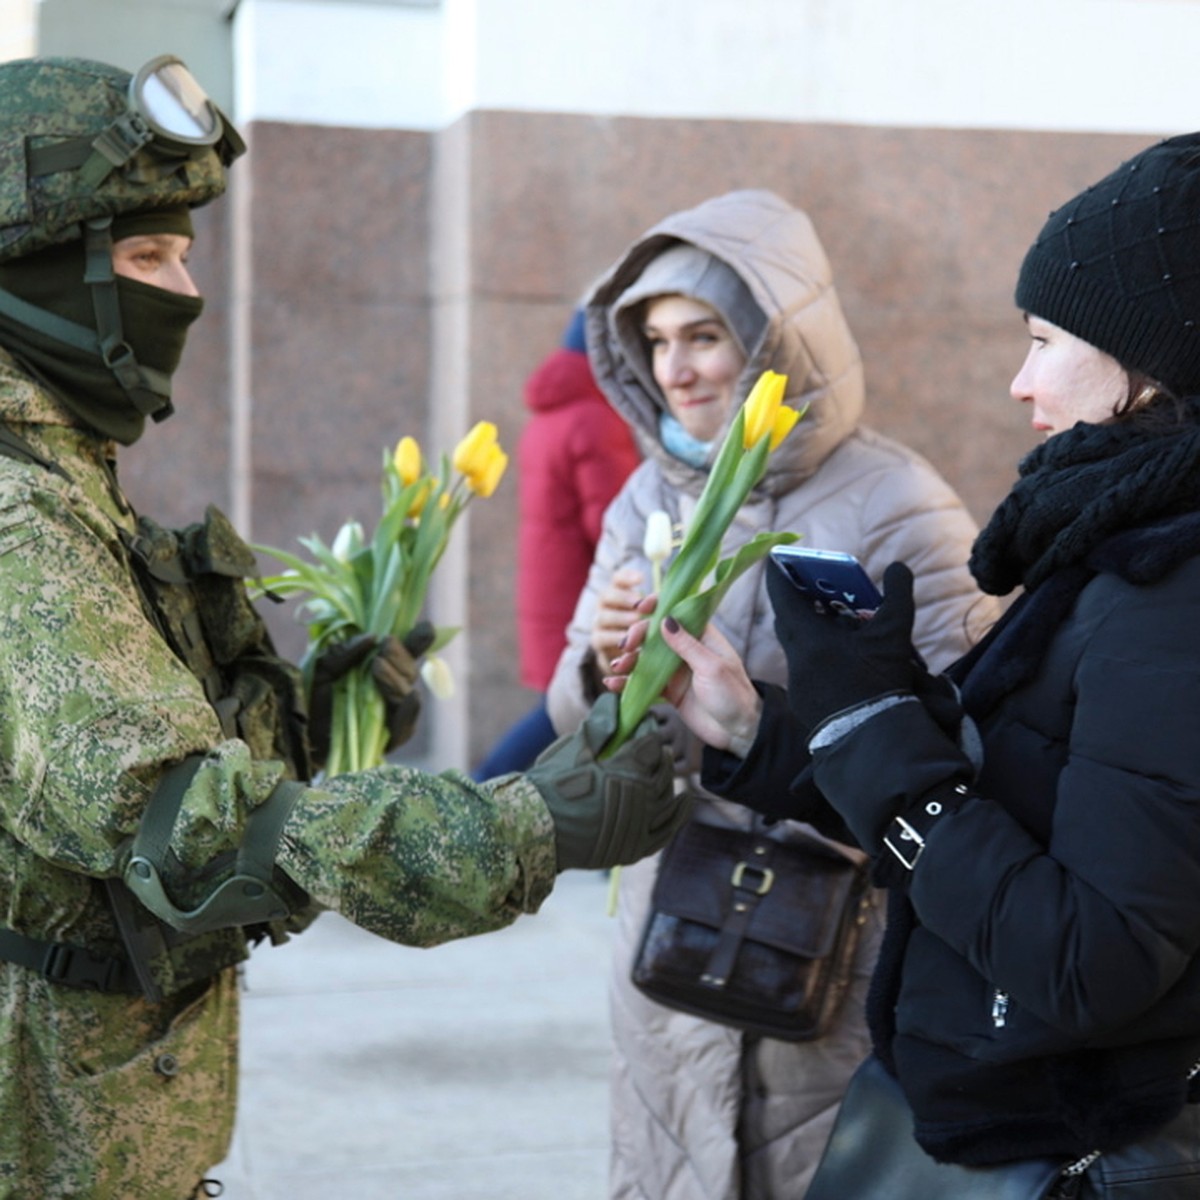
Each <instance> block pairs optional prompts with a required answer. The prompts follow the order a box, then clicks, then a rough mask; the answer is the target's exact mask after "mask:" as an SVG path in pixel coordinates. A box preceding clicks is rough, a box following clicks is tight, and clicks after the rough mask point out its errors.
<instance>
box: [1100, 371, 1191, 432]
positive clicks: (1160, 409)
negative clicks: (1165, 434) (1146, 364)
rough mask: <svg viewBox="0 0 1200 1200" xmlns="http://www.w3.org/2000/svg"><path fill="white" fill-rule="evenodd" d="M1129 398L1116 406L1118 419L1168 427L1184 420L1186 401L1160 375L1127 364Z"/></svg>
mask: <svg viewBox="0 0 1200 1200" xmlns="http://www.w3.org/2000/svg"><path fill="white" fill-rule="evenodd" d="M1125 378H1126V380H1127V381H1128V387H1127V389H1126V393H1125V399H1124V400H1122V401H1121V403H1120V404H1118V405H1117V407H1116V408H1115V409H1114V410H1113V420H1114V421H1131V422H1132V421H1136V422H1137V423H1138V424H1139V425H1143V426H1145V427H1147V428H1156V429H1167V428H1170V427H1172V426H1176V425H1181V424H1183V423H1184V405H1183V401H1182V400H1181V399H1180V398H1179V397H1178V396H1177V395H1176V394H1175V393H1174V392H1173V391H1171V389H1170V388H1169V387H1167V386H1166V385H1165V384H1163V383H1159V381H1158V380H1157V379H1154V378H1152V377H1151V376H1149V375H1147V374H1146V373H1145V372H1144V371H1138V370H1135V369H1132V368H1129V367H1126V368H1125Z"/></svg>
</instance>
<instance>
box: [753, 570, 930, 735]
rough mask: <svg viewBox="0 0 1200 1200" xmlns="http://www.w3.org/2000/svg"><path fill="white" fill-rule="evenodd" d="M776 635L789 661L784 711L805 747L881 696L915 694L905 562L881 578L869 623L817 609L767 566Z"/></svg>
mask: <svg viewBox="0 0 1200 1200" xmlns="http://www.w3.org/2000/svg"><path fill="white" fill-rule="evenodd" d="M767 593H768V594H769V595H770V597H771V605H772V607H773V608H774V609H775V636H776V637H777V638H778V639H779V644H780V645H781V646H782V647H783V651H784V654H785V655H786V656H787V663H788V707H789V709H790V710H791V713H792V716H793V717H794V718H795V720H796V722H797V724H798V726H799V727H800V730H801V732H802V733H803V735H804V737H805V740H806V742H810V741H811V740H812V738H813V736H814V734H816V733H817V732H818V731H819V729H820V727H821V726H822V725H824V724H825V723H826V722H827V721H828V720H829V719H830V718H832V717H835V716H837V715H838V714H840V713H844V712H846V711H847V710H849V709H853V708H857V707H859V706H860V705H862V704H866V703H867V702H869V701H871V700H877V699H882V698H883V697H885V696H898V695H905V694H915V693H916V691H917V686H916V684H917V680H916V675H917V672H918V671H921V672H923V673H925V674H928V672H926V671H925V668H924V667H923V666H922V665H921V660H920V656H919V655H918V654H917V652H916V650H915V649H914V648H913V644H912V628H913V615H914V609H913V576H912V572H911V571H910V570H909V569H908V567H907V566H905V565H904V563H900V562H895V563H892V565H891V566H890V567H888V569H887V570H886V571H885V572H884V576H883V599H882V601H881V602H880V604H879V607H878V608H877V609H876V610H875V613H874V615H873V616H871V617H867V618H862V617H858V616H854V615H850V614H847V613H838V612H834V611H828V610H821V609H818V607H817V606H816V605H815V604H814V603H813V600H812V599H811V598H810V597H809V596H808V595H806V594H805V593H804V592H802V591H800V590H799V588H797V587H796V585H795V584H794V583H793V582H792V581H791V580H790V579H789V578H788V576H787V575H785V574H784V572H783V570H782V568H781V567H780V566H779V565H778V563H776V562H775V560H774V559H769V560H768V563H767Z"/></svg>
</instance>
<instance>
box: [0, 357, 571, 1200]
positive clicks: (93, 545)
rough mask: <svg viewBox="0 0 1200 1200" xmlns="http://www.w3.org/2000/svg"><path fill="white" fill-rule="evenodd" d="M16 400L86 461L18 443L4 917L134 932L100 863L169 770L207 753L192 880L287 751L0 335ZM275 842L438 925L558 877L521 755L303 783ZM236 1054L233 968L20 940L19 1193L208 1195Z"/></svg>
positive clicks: (546, 822)
mask: <svg viewBox="0 0 1200 1200" xmlns="http://www.w3.org/2000/svg"><path fill="white" fill-rule="evenodd" d="M0 422H3V423H4V424H5V425H7V426H8V427H9V428H10V429H12V430H13V431H14V432H16V433H17V434H18V435H19V436H21V437H23V438H24V439H25V440H26V441H27V442H28V443H29V444H30V445H32V446H33V447H34V448H35V449H36V450H37V451H38V452H39V453H40V454H43V455H44V456H45V457H46V458H48V459H49V460H51V461H53V462H55V463H57V464H59V465H60V466H61V467H62V468H63V469H64V470H65V471H66V473H67V475H68V476H69V479H65V478H63V477H62V476H60V475H58V474H55V473H53V472H51V471H49V470H47V469H45V468H44V467H42V466H38V465H32V464H28V463H24V462H20V461H15V460H12V459H7V458H0V925H4V926H6V927H7V928H9V929H12V930H16V931H17V932H18V933H22V934H25V935H26V936H29V937H35V938H38V939H42V940H45V941H51V942H61V943H67V944H73V945H79V946H85V947H88V948H91V949H93V950H95V951H97V952H103V953H107V954H119V953H120V952H121V948H122V947H121V939H120V936H119V933H118V932H117V929H116V927H115V924H114V919H113V914H112V911H111V908H110V905H109V903H108V900H107V897H106V895H105V892H104V885H103V881H104V880H105V879H108V878H113V877H116V876H118V875H119V873H120V861H121V848H122V846H123V845H124V844H127V842H128V839H129V838H130V837H131V836H132V835H133V833H134V832H135V831H136V829H137V827H138V823H139V819H140V817H141V815H142V812H143V810H144V808H145V805H146V803H147V800H148V798H149V797H150V796H151V795H152V794H153V792H154V790H155V787H156V786H157V784H158V782H159V781H160V779H161V778H162V776H163V774H164V772H165V770H166V769H167V768H168V767H169V766H170V765H172V764H174V763H177V762H179V761H180V760H181V759H183V758H186V757H188V756H192V755H202V756H203V763H202V765H201V767H200V769H199V770H198V771H197V772H196V774H195V775H194V777H193V778H192V781H191V783H190V785H189V786H188V789H187V792H186V794H185V795H184V798H183V803H182V807H181V810H180V813H179V817H178V819H177V821H176V823H175V827H174V832H173V835H172V840H171V845H170V848H169V849H170V855H171V862H172V873H171V875H170V876H168V878H167V884H168V887H169V888H170V887H176V888H178V893H177V894H178V897H179V901H178V902H179V903H181V904H186V903H187V902H189V901H194V900H195V899H196V896H197V895H202V894H203V891H204V888H205V887H211V885H212V864H213V863H214V862H219V861H222V856H225V857H227V856H228V855H229V853H230V852H231V851H232V850H234V849H235V848H236V846H237V844H238V841H239V833H240V831H241V829H242V827H243V824H244V822H245V820H246V817H247V814H249V813H250V812H251V811H253V810H254V808H255V807H256V806H258V805H259V804H261V803H263V801H264V800H265V799H266V798H267V797H268V796H269V795H270V793H271V792H272V790H273V789H274V788H275V786H276V784H277V783H278V782H279V781H280V779H281V778H282V777H283V775H284V772H285V768H284V766H283V764H282V763H281V762H279V761H276V760H272V759H268V758H263V757H261V756H258V757H256V755H255V753H254V751H253V750H252V749H251V747H250V746H248V745H247V744H246V742H245V741H243V740H239V739H236V738H229V737H227V736H226V735H224V734H223V733H222V728H221V724H220V721H219V719H218V717H217V714H216V712H215V710H214V708H213V707H212V705H211V704H210V703H209V701H208V700H207V699H206V697H205V693H204V690H203V687H202V685H201V683H200V681H199V680H198V679H197V678H196V677H195V676H194V675H193V674H192V673H190V672H189V671H188V670H187V669H186V668H185V667H184V666H183V665H182V663H181V662H180V661H179V659H178V658H176V657H175V655H174V654H173V653H172V652H171V650H170V648H169V647H168V645H167V644H166V642H165V641H164V640H163V638H162V637H161V636H160V634H159V632H158V630H157V629H156V628H155V626H154V624H153V623H152V622H151V621H150V620H149V619H148V617H147V616H146V614H145V612H144V610H143V605H142V602H141V599H140V596H139V592H138V589H137V586H136V584H135V582H134V579H133V575H132V572H131V568H130V565H129V560H128V555H127V553H126V551H125V549H124V545H123V540H122V531H125V533H126V534H128V533H129V532H131V531H132V530H133V529H134V527H135V525H136V518H135V517H134V516H133V515H132V514H131V512H130V511H129V509H128V507H127V506H126V505H125V504H124V502H123V500H122V498H121V497H120V493H119V491H118V488H117V484H116V481H115V478H114V475H113V471H112V468H111V465H109V463H108V461H107V457H108V456H109V455H110V454H112V452H113V447H112V446H111V445H110V444H108V443H105V442H101V441H98V440H97V439H95V438H94V437H92V436H90V435H88V434H87V433H85V432H84V431H82V430H81V429H79V428H77V427H76V426H74V425H73V424H72V423H71V419H70V417H69V416H68V415H67V413H66V411H65V410H64V409H63V408H61V407H60V406H59V405H58V404H57V402H56V401H55V400H54V399H53V397H52V396H50V395H49V394H48V393H47V392H46V391H45V390H43V389H42V388H40V387H38V386H37V385H36V384H35V383H34V381H33V380H32V379H31V378H30V377H29V376H28V375H26V374H25V373H24V372H23V371H21V370H20V368H19V367H18V366H17V365H16V364H15V363H14V361H13V360H12V359H11V358H10V357H9V356H8V355H7V354H5V352H4V351H2V350H0ZM277 861H278V863H279V865H280V866H281V867H282V869H283V870H284V872H285V873H286V874H287V875H288V877H289V878H290V879H291V880H292V881H294V883H295V884H297V885H298V886H299V887H300V888H302V889H303V890H304V891H305V892H307V893H308V895H309V896H311V897H312V898H313V900H314V901H315V902H316V903H317V904H318V905H320V906H323V907H325V908H329V909H333V910H336V911H338V912H340V913H342V914H344V915H345V916H346V917H347V918H349V919H350V920H352V921H354V922H356V923H357V924H359V925H361V926H363V927H364V928H366V929H368V930H370V931H372V932H373V933H376V934H379V935H381V936H382V937H385V938H389V939H391V940H393V941H397V942H402V943H405V944H411V945H422V946H427V945H432V944H435V943H438V942H442V941H447V940H449V939H452V938H456V937H462V936H467V935H470V934H477V933H481V932H485V931H487V930H490V929H495V928H498V927H500V926H503V925H505V924H508V923H510V922H511V921H512V920H514V919H515V918H516V917H517V916H518V915H519V914H520V913H522V912H533V911H535V910H536V909H537V908H538V907H539V905H540V904H541V902H542V901H543V900H544V899H545V897H546V896H547V895H548V893H549V891H550V889H551V887H552V886H553V882H554V878H555V852H554V836H553V825H552V822H551V819H550V815H549V813H548V811H547V809H546V807H545V805H544V803H543V801H542V800H541V797H540V796H539V794H538V793H537V791H536V789H534V788H533V786H532V785H531V784H529V783H528V782H527V781H526V780H524V778H523V777H520V776H512V777H509V778H508V780H507V782H504V783H500V784H496V785H476V784H474V783H472V782H471V781H470V780H469V779H468V778H467V777H466V776H464V775H461V774H459V773H457V772H447V773H445V774H443V775H440V776H430V775H427V774H423V773H420V772H417V771H414V770H411V769H407V768H403V767H397V766H385V767H381V768H378V769H376V770H373V771H367V772H363V773H360V774H357V775H349V776H342V777H339V778H337V779H335V780H333V781H331V783H330V784H329V786H328V787H327V788H325V789H322V788H316V787H308V788H306V789H305V790H304V791H303V792H302V793H301V795H300V798H299V800H298V802H297V803H296V805H295V807H294V808H293V810H292V812H291V815H290V816H289V817H288V819H287V822H286V825H285V826H284V830H283V838H282V843H281V849H280V853H279V856H278V860H277ZM206 870H207V871H208V873H209V874H208V879H207V882H206V883H205V884H204V885H203V886H202V885H201V884H200V883H198V882H197V880H198V878H199V877H200V876H201V874H202V873H203V872H205V871H206ZM189 887H191V889H193V890H192V892H191V893H190V894H189ZM264 952H270V951H264ZM236 1065H237V981H236V972H235V971H234V970H232V969H226V970H224V971H222V972H220V973H219V974H218V975H216V976H215V977H212V978H211V979H208V980H204V981H201V982H200V983H198V984H194V985H191V986H189V987H186V988H184V989H183V990H182V991H177V992H174V993H172V994H169V995H167V996H166V998H165V999H164V1000H163V1001H161V1002H159V1003H151V1002H150V1001H148V1000H146V999H144V998H143V997H142V996H141V995H136V994H132V993H128V994H122V993H99V992H96V991H92V990H84V989H80V988H73V987H65V986H62V985H60V984H56V983H51V982H48V981H47V980H46V979H44V978H43V977H42V976H41V975H39V974H38V973H37V972H35V971H31V970H27V969H26V968H24V967H21V966H17V965H14V964H12V963H8V962H0V1197H21V1198H22V1200H25V1198H32V1197H35V1196H36V1197H37V1198H38V1200H56V1198H58V1197H66V1196H72V1197H83V1196H86V1197H89V1198H91V1200H98V1198H100V1197H120V1198H121V1200H137V1198H139V1197H154V1198H156V1200H158V1198H167V1200H169V1198H171V1197H176V1196H177V1197H179V1198H180V1200H182V1198H183V1197H185V1196H190V1195H191V1194H192V1191H193V1189H194V1188H195V1187H196V1185H197V1182H198V1181H199V1179H200V1178H201V1177H202V1176H203V1174H204V1172H205V1171H206V1170H207V1169H208V1168H209V1167H211V1166H212V1165H213V1164H214V1163H216V1162H219V1161H220V1160H221V1159H222V1158H223V1157H224V1156H225V1154H226V1152H227V1148H228V1141H229V1136H230V1132H231V1129H232V1124H233V1115H234V1106H235V1093H236Z"/></svg>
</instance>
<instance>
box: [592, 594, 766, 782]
mask: <svg viewBox="0 0 1200 1200" xmlns="http://www.w3.org/2000/svg"><path fill="white" fill-rule="evenodd" d="M654 601H655V597H653V596H649V597H647V598H646V599H645V600H643V601H642V603H641V605H639V606H638V607H639V611H640V613H641V614H648V613H651V612H653V611H654ZM649 627H650V622H649V620H648V619H647V617H646V616H644V615H643V616H640V618H639V619H638V620H635V621H634V623H633V624H632V625H630V626H629V629H628V632H627V633H626V636H625V645H624V647H623V648H622V649H623V652H622V653H621V654H620V655H619V656H618V657H617V658H616V659H614V661H613V664H612V673H611V675H610V676H609V677H608V678H606V679H605V681H604V683H605V686H606V687H607V688H609V690H610V691H614V692H620V691H624V689H625V682H626V680H627V679H628V677H629V673H630V672H631V671H632V670H633V668H634V666H635V665H636V663H637V658H638V653H639V651H640V649H641V646H642V645H643V643H644V642H645V640H646V632H647V630H648V629H649ZM661 633H662V637H663V640H664V641H665V642H666V643H667V645H668V646H670V647H671V649H672V650H674V651H675V653H676V654H678V655H679V657H680V658H681V659H682V660H683V662H682V664H681V665H680V667H679V669H678V670H677V671H676V672H675V674H674V675H673V676H671V680H670V682H669V683H668V684H667V686H666V688H665V689H664V690H663V698H664V699H665V700H667V701H668V702H669V703H671V704H673V705H674V706H675V708H676V709H677V710H678V712H679V715H680V717H681V718H682V719H683V722H684V724H685V725H687V727H688V728H689V729H690V730H691V731H692V732H693V733H694V734H695V735H696V736H697V737H698V738H700V740H701V741H703V742H705V743H707V744H708V745H710V746H713V747H714V748H716V749H717V750H728V751H730V753H732V754H736V755H738V757H739V758H745V756H746V755H747V754H748V753H749V751H750V747H751V746H752V745H753V744H754V738H755V736H756V734H757V733H758V723H759V721H760V720H761V719H762V698H761V697H760V696H759V694H758V691H757V690H756V689H755V687H754V684H752V683H751V682H750V677H749V676H748V675H747V674H746V668H745V666H744V665H743V664H742V660H741V659H740V658H739V657H738V654H737V652H736V651H735V650H734V648H733V647H732V646H731V645H730V644H729V641H728V639H727V638H726V637H725V636H724V635H723V634H722V633H721V632H720V630H718V629H717V628H716V626H714V625H709V626H708V627H707V628H706V629H705V630H704V634H703V636H702V637H700V638H694V637H693V636H692V635H691V634H690V633H688V631H687V630H686V629H684V628H683V626H682V625H680V624H679V623H678V622H676V621H675V620H674V618H672V617H667V619H666V620H665V621H663V623H662V626H661Z"/></svg>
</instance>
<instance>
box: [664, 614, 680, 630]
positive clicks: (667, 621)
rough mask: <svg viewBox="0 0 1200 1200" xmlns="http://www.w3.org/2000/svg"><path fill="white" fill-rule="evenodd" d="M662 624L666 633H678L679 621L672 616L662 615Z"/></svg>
mask: <svg viewBox="0 0 1200 1200" xmlns="http://www.w3.org/2000/svg"><path fill="white" fill-rule="evenodd" d="M663 625H664V626H665V627H666V630H667V632H668V633H678V632H679V622H678V621H677V620H675V618H674V617H664V618H663Z"/></svg>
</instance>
